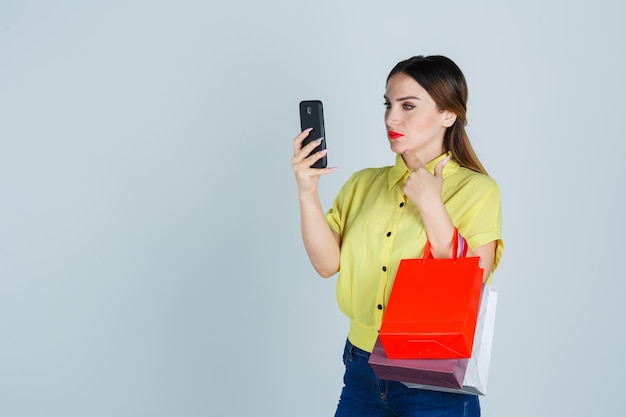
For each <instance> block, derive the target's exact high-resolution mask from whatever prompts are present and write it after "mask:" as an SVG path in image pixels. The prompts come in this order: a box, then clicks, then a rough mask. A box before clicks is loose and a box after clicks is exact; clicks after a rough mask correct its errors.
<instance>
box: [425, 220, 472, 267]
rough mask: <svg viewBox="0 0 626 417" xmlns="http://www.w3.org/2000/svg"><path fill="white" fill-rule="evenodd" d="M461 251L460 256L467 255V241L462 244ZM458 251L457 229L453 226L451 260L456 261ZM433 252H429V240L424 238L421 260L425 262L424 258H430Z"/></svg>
mask: <svg viewBox="0 0 626 417" xmlns="http://www.w3.org/2000/svg"><path fill="white" fill-rule="evenodd" d="M462 246H463V248H462V250H463V253H462V254H461V258H464V257H465V255H467V243H465V244H463V245H462ZM458 252H459V230H458V229H457V228H456V227H455V228H454V236H453V237H452V260H454V261H456V258H457V256H456V254H457V253H458ZM432 257H433V254H432V253H431V252H430V240H428V239H426V245H424V256H423V257H422V262H426V259H431V258H432Z"/></svg>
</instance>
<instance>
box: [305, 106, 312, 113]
mask: <svg viewBox="0 0 626 417" xmlns="http://www.w3.org/2000/svg"><path fill="white" fill-rule="evenodd" d="M312 112H313V111H312V110H311V106H308V107H307V108H306V114H311V113H312Z"/></svg>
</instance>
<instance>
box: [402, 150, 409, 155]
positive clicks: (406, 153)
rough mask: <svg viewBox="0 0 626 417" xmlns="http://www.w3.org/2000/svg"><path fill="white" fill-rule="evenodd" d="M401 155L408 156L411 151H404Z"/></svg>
mask: <svg viewBox="0 0 626 417" xmlns="http://www.w3.org/2000/svg"><path fill="white" fill-rule="evenodd" d="M402 153H403V154H405V155H408V154H410V153H411V151H409V150H408V149H405V150H404V152H402Z"/></svg>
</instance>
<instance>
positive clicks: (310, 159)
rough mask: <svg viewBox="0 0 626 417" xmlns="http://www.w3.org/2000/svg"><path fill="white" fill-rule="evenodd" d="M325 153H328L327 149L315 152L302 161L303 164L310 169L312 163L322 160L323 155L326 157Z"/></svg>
mask: <svg viewBox="0 0 626 417" xmlns="http://www.w3.org/2000/svg"><path fill="white" fill-rule="evenodd" d="M327 153H328V149H322V150H321V151H319V152H315V153H314V154H312V155H309V156H308V157H307V158H305V159H304V162H306V164H307V165H308V166H309V167H310V166H312V165H313V164H314V163H316V162H317V161H319V160H320V159H322V158H323V157H324V155H326V154H327Z"/></svg>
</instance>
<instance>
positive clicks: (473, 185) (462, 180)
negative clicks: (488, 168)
mask: <svg viewBox="0 0 626 417" xmlns="http://www.w3.org/2000/svg"><path fill="white" fill-rule="evenodd" d="M448 179H449V180H450V181H451V182H454V183H456V184H458V185H459V186H461V187H462V188H468V189H470V190H473V191H483V192H489V191H498V190H499V187H498V183H497V182H496V180H495V179H493V178H492V177H490V176H489V175H486V174H482V173H480V172H476V171H473V170H471V169H469V168H464V167H458V169H456V170H455V171H454V172H453V173H452V174H451V175H450V176H449V178H448ZM444 181H445V180H444Z"/></svg>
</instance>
